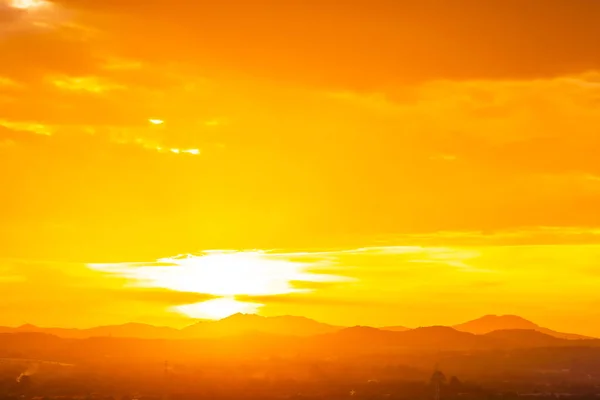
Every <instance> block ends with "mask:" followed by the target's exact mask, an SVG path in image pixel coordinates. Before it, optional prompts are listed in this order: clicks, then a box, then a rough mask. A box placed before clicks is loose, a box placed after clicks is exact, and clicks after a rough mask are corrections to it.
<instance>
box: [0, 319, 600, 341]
mask: <svg viewBox="0 0 600 400" xmlns="http://www.w3.org/2000/svg"><path fill="white" fill-rule="evenodd" d="M499 331H501V332H504V333H503V335H504V336H506V335H510V333H507V332H511V331H512V332H513V333H512V335H513V336H514V332H515V331H519V332H523V331H529V332H534V333H537V334H539V335H537V337H538V338H540V337H542V336H540V335H543V337H548V338H550V339H563V340H585V339H591V338H589V337H586V336H583V335H577V334H572V333H562V332H557V331H554V330H551V329H548V328H544V327H541V326H539V325H537V324H535V323H533V322H531V321H528V320H526V319H524V318H522V317H519V316H515V315H502V316H496V315H486V316H484V317H481V318H478V319H476V320H473V321H468V322H465V323H463V324H459V325H455V326H452V327H442V326H438V327H428V328H417V329H411V328H407V327H403V326H387V327H382V328H378V329H377V328H371V327H353V328H347V327H341V326H334V325H329V324H324V323H321V322H317V321H314V320H312V319H309V318H305V317H295V316H280V317H262V316H258V315H252V314H235V315H232V316H230V317H227V318H224V319H221V320H218V321H200V322H197V323H195V324H193V325H191V326H188V327H185V328H183V329H175V328H170V327H158V326H153V325H147V324H139V323H128V324H124V325H112V326H101V327H95V328H89V329H68V328H41V327H37V326H34V325H23V326H20V327H16V328H12V327H0V333H45V334H50V335H54V336H58V337H61V338H67V339H85V338H92V337H120V338H140V339H208V338H222V337H235V336H239V335H245V334H249V333H256V334H270V335H278V336H295V337H310V336H317V335H327V334H334V333H339V334H340V335H343V337H344V338H346V339H348V340H350V341H351V340H354V339H356V338H358V339H360V338H362V337H363V336H368V335H371V336H372V337H377V338H379V339H383V341H384V342H385V341H387V340H388V339H387V338H392V337H397V335H396V336H395V335H394V334H399V333H402V334H404V337H405V338H411V337H413V336H414V337H421V338H422V337H423V336H424V335H428V336H431V337H432V340H433V339H435V338H436V337H439V338H443V339H444V340H445V343H448V340H450V339H451V338H457V337H460V338H461V339H464V336H461V334H470V335H474V336H483V335H486V337H498V336H499V335H501V334H499V333H495V332H499ZM476 340H478V339H473V340H472V341H476Z"/></svg>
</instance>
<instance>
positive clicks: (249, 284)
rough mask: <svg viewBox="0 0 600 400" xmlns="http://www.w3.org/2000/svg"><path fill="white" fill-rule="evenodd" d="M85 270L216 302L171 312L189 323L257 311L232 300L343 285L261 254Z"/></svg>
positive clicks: (214, 253) (197, 257) (214, 254)
mask: <svg viewBox="0 0 600 400" xmlns="http://www.w3.org/2000/svg"><path fill="white" fill-rule="evenodd" d="M89 266H90V267H91V268H93V269H96V270H102V271H105V272H109V273H113V274H115V275H119V276H121V277H125V278H127V279H128V280H130V282H131V284H132V285H134V286H138V287H147V288H148V287H150V288H162V289H169V290H174V291H179V292H193V293H205V294H210V295H214V296H219V297H220V298H218V299H214V300H209V301H205V302H202V303H197V304H188V305H182V306H177V307H176V308H175V309H176V310H177V311H178V312H181V313H184V314H186V315H188V316H190V317H193V318H222V317H226V316H228V315H231V314H235V313H238V312H242V313H254V312H256V311H257V310H258V309H259V308H260V307H261V306H262V304H257V303H251V302H242V301H239V300H236V299H235V296H240V295H245V296H275V295H281V294H289V293H302V292H311V291H312V289H310V284H309V285H306V284H303V285H301V287H299V286H300V285H297V283H298V282H325V281H339V280H344V278H342V277H339V276H332V275H327V274H320V273H317V272H314V271H312V269H311V265H309V264H306V263H301V262H297V261H291V260H289V259H288V258H285V257H282V256H274V255H270V254H269V253H268V252H261V251H246V252H237V251H208V252H204V253H203V254H200V255H183V256H177V257H171V258H163V259H160V260H158V261H157V262H156V263H147V264H93V265H89ZM313 267H314V266H313Z"/></svg>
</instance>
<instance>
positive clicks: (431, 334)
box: [321, 326, 500, 350]
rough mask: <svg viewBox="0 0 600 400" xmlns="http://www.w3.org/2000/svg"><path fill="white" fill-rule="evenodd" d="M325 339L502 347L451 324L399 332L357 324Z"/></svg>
mask: <svg viewBox="0 0 600 400" xmlns="http://www.w3.org/2000/svg"><path fill="white" fill-rule="evenodd" d="M321 340H322V341H324V342H325V343H326V344H328V345H330V346H335V347H347V348H352V347H357V346H358V347H360V348H378V347H394V348H398V349H429V350H432V349H435V350H439V349H445V350H474V349H485V348H496V347H500V344H499V341H497V340H496V339H494V338H488V337H485V336H481V335H475V334H472V333H466V332H459V331H457V330H455V329H453V328H450V327H447V326H432V327H423V328H417V329H411V330H407V331H404V332H395V331H390V330H384V329H376V328H370V327H363V326H357V327H353V328H346V329H342V330H340V331H338V332H335V333H332V334H328V335H323V336H322V337H321Z"/></svg>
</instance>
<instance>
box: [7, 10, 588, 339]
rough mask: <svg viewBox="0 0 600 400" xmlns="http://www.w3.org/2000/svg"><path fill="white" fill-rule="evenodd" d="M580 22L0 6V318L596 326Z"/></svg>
mask: <svg viewBox="0 0 600 400" xmlns="http://www.w3.org/2000/svg"><path fill="white" fill-rule="evenodd" d="M599 20H600V1H597V0H347V1H340V0H220V1H212V0H206V1H205V0H183V1H167V0H0V168H1V169H2V171H3V172H2V173H1V174H0V188H1V196H0V222H1V223H0V296H2V300H1V301H0V325H11V326H16V325H20V324H24V323H32V324H38V325H42V326H65V327H88V326H94V325H104V324H118V323H125V322H129V321H135V322H147V323H153V324H160V325H171V326H185V325H189V324H191V323H193V318H220V317H224V316H227V315H230V314H232V313H235V312H248V313H254V312H258V313H259V314H261V315H265V316H270V315H284V314H290V315H303V316H307V317H310V318H314V319H317V320H320V321H323V322H328V323H333V324H340V325H357V324H362V325H367V324H368V325H373V326H383V325H405V326H422V325H433V324H456V323H460V322H464V321H466V320H469V319H474V318H477V317H479V316H482V315H484V314H518V315H521V316H523V317H525V318H528V319H531V320H533V321H535V322H536V323H539V324H540V325H544V326H548V327H550V328H553V329H557V330H562V331H570V332H576V333H582V334H588V335H597V336H600V318H599V317H600V294H599V292H600V291H599V290H598V287H600V156H599V155H598V153H599V149H600V51H598V38H600V23H598V21H599ZM594 321H595V322H594Z"/></svg>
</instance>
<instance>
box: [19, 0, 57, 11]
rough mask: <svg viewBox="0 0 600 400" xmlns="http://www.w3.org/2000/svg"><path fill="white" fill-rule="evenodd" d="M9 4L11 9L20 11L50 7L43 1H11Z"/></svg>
mask: <svg viewBox="0 0 600 400" xmlns="http://www.w3.org/2000/svg"><path fill="white" fill-rule="evenodd" d="M10 4H11V6H12V7H14V8H19V9H22V10H33V9H36V8H40V7H46V6H49V5H50V3H49V2H48V1H45V0H12V1H11V3H10Z"/></svg>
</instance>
